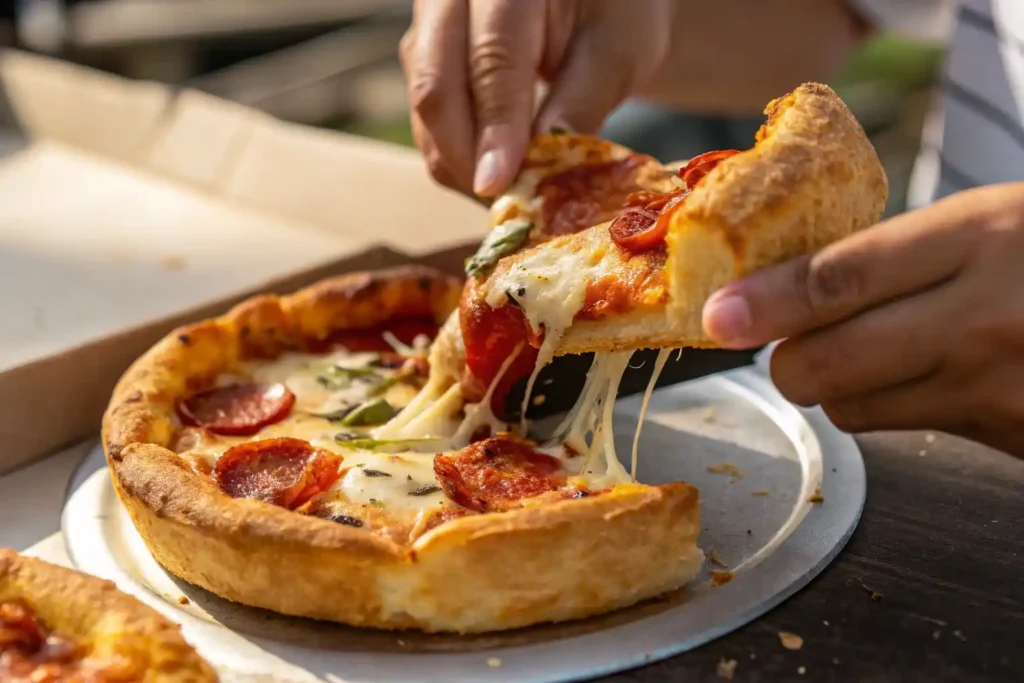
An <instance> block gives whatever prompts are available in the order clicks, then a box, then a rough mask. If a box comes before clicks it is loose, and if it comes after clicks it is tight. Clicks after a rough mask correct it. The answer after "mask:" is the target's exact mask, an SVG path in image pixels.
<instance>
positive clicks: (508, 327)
mask: <svg viewBox="0 0 1024 683" xmlns="http://www.w3.org/2000/svg"><path fill="white" fill-rule="evenodd" d="M478 286H479V281H477V280H472V281H470V283H468V284H467V285H466V288H465V290H464V291H463V297H462V303H461V305H460V307H459V319H460V324H461V326H462V339H463V343H464V344H465V347H466V370H467V377H466V378H465V379H464V381H463V389H465V391H466V397H467V399H468V400H470V401H478V400H480V399H481V398H483V395H484V393H485V392H486V391H487V387H489V386H490V384H491V382H492V381H494V378H495V377H496V376H497V374H498V372H499V371H500V370H501V366H502V364H503V363H504V362H505V361H506V360H508V358H509V356H511V355H512V354H513V353H515V352H516V347H517V346H519V345H520V344H521V345H522V348H520V350H519V355H518V356H516V359H515V360H514V361H512V364H511V366H509V368H508V369H507V370H506V371H505V374H504V375H502V378H501V381H500V382H499V383H498V385H497V386H496V387H495V389H494V394H493V395H492V398H491V410H492V411H493V412H494V414H495V415H503V414H504V413H505V399H506V398H508V394H509V392H510V391H511V390H512V387H514V386H515V384H516V382H518V381H519V380H521V379H523V378H524V377H528V376H529V375H530V373H531V372H533V366H534V364H535V363H536V362H537V349H536V348H534V347H533V346H531V345H530V344H529V335H528V329H529V324H528V323H527V322H526V316H525V315H523V312H522V310H520V309H519V308H517V307H515V306H501V307H500V308H491V307H490V306H488V305H487V303H486V301H485V300H484V298H483V297H482V296H480V295H479V294H478V293H477V291H476V288H477V287H478Z"/></svg>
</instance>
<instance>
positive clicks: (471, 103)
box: [400, 0, 674, 197]
mask: <svg viewBox="0 0 1024 683" xmlns="http://www.w3.org/2000/svg"><path fill="white" fill-rule="evenodd" d="M673 15H674V13H673V0H644V1H643V2H623V1H622V0H416V2H415V4H414V6H413V23H412V26H411V27H410V29H409V31H408V32H407V33H406V34H405V36H404V37H403V39H402V44H401V48H400V54H401V58H402V65H403V68H404V70H405V74H406V82H407V87H408V90H409V100H410V104H411V107H412V130H413V137H414V138H415V140H416V145H417V146H418V147H419V148H420V150H421V151H422V152H423V155H424V156H425V158H426V161H427V167H428V168H429V170H430V173H431V175H432V176H433V177H434V178H435V179H436V180H437V181H438V182H440V183H442V184H444V185H447V186H448V187H451V188H453V189H457V190H460V191H462V192H465V193H467V194H469V193H476V194H478V195H480V196H484V197H493V196H495V195H497V194H499V193H500V192H502V191H504V190H505V189H507V188H508V186H509V185H510V184H511V183H512V181H513V180H514V179H515V175H516V173H517V172H518V170H519V165H520V162H521V161H522V159H523V156H524V154H525V151H526V146H527V143H528V142H529V139H530V137H531V135H532V134H533V133H534V132H547V131H549V130H551V129H552V128H564V129H568V130H574V131H577V132H581V133H592V132H596V131H597V130H598V129H599V128H600V126H601V124H602V123H603V121H604V119H605V117H606V116H607V115H608V114H609V113H610V112H611V111H612V109H614V108H615V107H616V106H617V105H618V104H619V103H620V102H622V101H623V100H624V99H626V98H627V97H628V96H629V95H630V94H631V93H633V92H634V91H635V90H636V89H637V88H638V87H640V85H641V84H642V83H643V82H644V80H645V79H647V78H649V77H650V76H651V75H652V74H653V73H654V71H655V70H656V68H657V67H658V66H659V65H660V63H661V61H662V60H663V59H664V57H665V55H666V53H667V51H668V47H669V39H670V34H671V30H672V17H673ZM538 78H540V79H542V80H544V81H547V82H549V83H550V84H551V90H550V92H549V95H548V97H547V98H546V99H545V101H544V103H543V105H542V106H541V109H540V111H539V112H538V114H537V116H536V118H535V117H534V112H535V111H536V107H535V103H534V94H535V85H536V83H537V79H538Z"/></svg>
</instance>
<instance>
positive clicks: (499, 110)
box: [469, 35, 526, 118]
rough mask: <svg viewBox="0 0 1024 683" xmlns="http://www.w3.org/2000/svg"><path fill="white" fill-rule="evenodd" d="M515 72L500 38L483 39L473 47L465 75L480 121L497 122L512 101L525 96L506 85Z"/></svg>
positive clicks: (494, 36)
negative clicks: (491, 120)
mask: <svg viewBox="0 0 1024 683" xmlns="http://www.w3.org/2000/svg"><path fill="white" fill-rule="evenodd" d="M515 69H516V60H515V58H514V57H513V56H512V52H511V50H510V46H509V45H508V44H507V42H506V41H505V40H504V39H503V38H501V37H500V36H496V35H490V36H485V37H483V38H482V39H481V40H480V41H478V42H477V43H476V44H474V45H473V47H472V49H471V51H470V55H469V75H470V81H471V82H472V85H473V92H474V93H475V95H476V98H477V108H478V110H479V114H480V115H481V117H483V118H500V117H502V116H504V115H505V114H506V113H507V112H508V110H509V108H511V106H512V105H513V103H514V102H515V101H516V100H519V99H522V98H523V97H524V96H526V95H525V94H524V93H523V92H520V91H519V88H518V85H517V84H513V83H509V77H510V76H511V75H512V74H514V73H515Z"/></svg>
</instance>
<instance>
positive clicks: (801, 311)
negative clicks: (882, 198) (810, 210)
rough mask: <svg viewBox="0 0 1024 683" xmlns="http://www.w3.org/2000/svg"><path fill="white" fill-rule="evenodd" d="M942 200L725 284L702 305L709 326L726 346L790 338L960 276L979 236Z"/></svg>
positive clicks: (959, 212) (958, 211)
mask: <svg viewBox="0 0 1024 683" xmlns="http://www.w3.org/2000/svg"><path fill="white" fill-rule="evenodd" d="M964 213H965V212H964V211H963V210H962V208H961V206H960V205H959V204H957V203H956V202H940V203H938V204H935V205H933V206H931V207H929V208H927V209H923V210H921V211H917V212H914V213H909V214H904V215H902V216H899V217H897V218H893V219H891V220H889V221H886V222H884V223H880V224H879V225H876V226H875V227H873V228H870V229H867V230H864V231H861V232H859V233H856V234H854V235H852V236H851V237H848V238H846V239H845V240H842V241H840V242H837V243H835V244H833V245H831V246H829V247H826V248H825V249H823V250H821V251H820V252H818V253H817V254H814V255H813V256H806V257H801V258H797V259H795V260H792V261H789V262H787V263H784V264H782V265H779V266H776V267H773V268H768V269H765V270H763V271H759V272H757V273H755V274H753V275H751V276H750V277H748V278H746V279H744V280H741V281H739V282H735V283H732V284H730V285H727V286H726V287H724V288H723V289H721V290H719V291H718V292H716V293H715V294H714V295H713V296H712V297H711V298H709V299H708V301H707V303H706V304H705V306H704V329H705V330H706V332H707V334H708V335H709V336H710V337H711V338H712V339H714V340H715V341H716V342H717V343H719V344H720V345H722V346H724V347H726V348H749V347H755V346H759V345H761V344H764V343H767V342H769V341H773V340H776V339H783V338H786V337H791V336H794V335H797V334H800V333H803V332H806V331H808V330H811V329H815V328H818V327H821V326H824V325H827V324H829V323H832V322H834V321H836V320H840V319H842V318H845V317H848V316H851V315H854V314H856V313H858V312H860V311H863V310H865V309H867V308H869V307H872V306H875V305H878V304H881V303H884V302H886V301H890V300H892V299H895V298H897V297H900V296H903V295H906V294H908V293H911V292H915V291H917V290H920V289H925V288H928V287H932V286H935V285H936V284H939V283H941V282H942V281H944V280H946V279H948V278H950V277H952V276H953V275H955V274H956V273H957V272H958V271H959V270H960V269H961V268H962V267H963V265H964V263H965V262H966V259H967V256H968V254H969V253H970V251H971V247H972V245H973V243H974V242H975V241H976V240H977V234H976V233H977V231H975V230H972V229H971V220H972V219H971V218H969V217H967V216H965V215H962V214H964Z"/></svg>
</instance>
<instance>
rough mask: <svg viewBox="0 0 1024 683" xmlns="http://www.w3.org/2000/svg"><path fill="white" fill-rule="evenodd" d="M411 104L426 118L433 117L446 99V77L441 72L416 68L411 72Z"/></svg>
mask: <svg viewBox="0 0 1024 683" xmlns="http://www.w3.org/2000/svg"><path fill="white" fill-rule="evenodd" d="M408 90H409V106H410V107H411V108H412V110H413V111H414V112H416V113H417V114H419V115H420V116H421V117H423V118H424V119H427V118H431V114H433V113H436V112H437V111H438V108H439V107H440V106H441V103H442V102H443V101H444V79H443V77H442V76H441V74H440V73H439V72H436V71H432V70H428V69H414V70H413V71H412V73H410V74H409V86H408Z"/></svg>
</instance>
